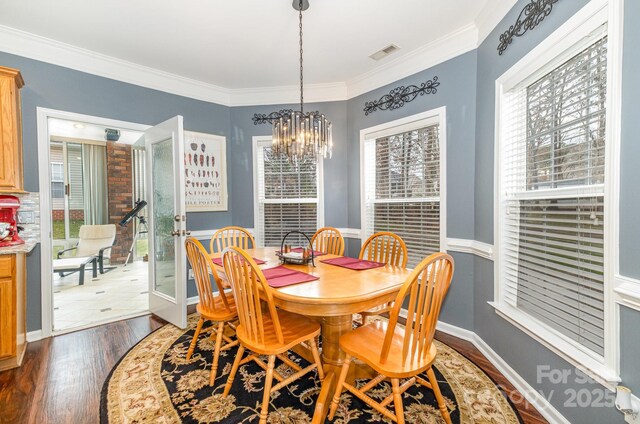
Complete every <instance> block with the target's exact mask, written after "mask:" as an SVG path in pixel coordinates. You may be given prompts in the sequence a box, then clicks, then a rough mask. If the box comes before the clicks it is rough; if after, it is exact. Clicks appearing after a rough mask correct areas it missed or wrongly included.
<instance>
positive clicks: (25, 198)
mask: <svg viewBox="0 0 640 424" xmlns="http://www.w3.org/2000/svg"><path fill="white" fill-rule="evenodd" d="M16 197H18V198H19V199H20V209H18V214H23V213H25V212H26V213H28V214H33V217H34V219H33V223H29V224H26V223H22V222H18V225H20V226H21V227H24V231H21V232H20V237H21V238H22V239H23V240H24V241H32V242H34V243H40V193H21V194H16ZM18 220H19V217H18ZM29 221H31V220H29Z"/></svg>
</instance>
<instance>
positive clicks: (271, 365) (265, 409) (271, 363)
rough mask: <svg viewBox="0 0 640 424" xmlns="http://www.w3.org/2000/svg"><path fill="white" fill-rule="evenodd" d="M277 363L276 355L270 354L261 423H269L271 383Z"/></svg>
mask: <svg viewBox="0 0 640 424" xmlns="http://www.w3.org/2000/svg"><path fill="white" fill-rule="evenodd" d="M275 363H276V355H269V363H268V364H267V377H266V378H265V380H264V393H263V394H262V410H261V411H260V424H267V416H268V415H269V399H270V398H271V383H272V382H273V368H274V366H275Z"/></svg>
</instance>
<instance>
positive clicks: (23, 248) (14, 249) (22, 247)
mask: <svg viewBox="0 0 640 424" xmlns="http://www.w3.org/2000/svg"><path fill="white" fill-rule="evenodd" d="M36 244H37V243H36V242H34V241H25V242H24V244H18V245H16V246H4V247H0V255H14V254H16V253H29V252H31V251H32V250H33V248H34V247H36Z"/></svg>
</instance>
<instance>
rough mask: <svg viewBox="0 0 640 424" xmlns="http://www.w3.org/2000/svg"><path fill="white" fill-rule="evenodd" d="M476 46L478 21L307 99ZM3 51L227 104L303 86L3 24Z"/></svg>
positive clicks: (356, 88)
mask: <svg viewBox="0 0 640 424" xmlns="http://www.w3.org/2000/svg"><path fill="white" fill-rule="evenodd" d="M502 1H503V2H504V1H507V0H502ZM508 1H509V2H512V1H513V0H508ZM477 45H478V28H477V27H476V25H475V24H469V25H467V26H465V27H462V28H460V29H459V30H457V31H454V32H453V33H450V34H448V35H446V36H444V37H442V38H440V39H438V40H435V41H433V42H431V43H429V44H426V45H424V46H422V47H420V48H418V49H416V50H413V51H412V52H409V53H408V54H406V55H404V56H401V57H398V58H396V59H394V60H392V61H389V62H387V63H385V64H383V65H381V66H378V67H377V68H375V69H373V70H371V71H369V72H366V73H364V74H362V75H360V76H358V77H356V78H353V79H351V80H349V81H347V82H336V83H327V84H310V85H307V86H305V100H306V101H307V102H310V103H315V102H326V101H340V100H347V99H350V98H353V97H356V96H359V95H361V94H364V93H367V92H369V91H371V90H374V89H376V88H379V87H382V86H384V85H387V84H391V83H393V82H395V81H398V80H400V79H402V78H405V77H407V76H410V75H413V74H415V73H417V72H420V71H423V70H425V69H428V68H430V67H432V66H435V65H437V64H439V63H442V62H444V61H446V60H449V59H452V58H454V57H456V56H459V55H461V54H463V53H466V52H468V51H471V50H473V49H475V48H476V47H477ZM0 51H4V52H7V53H11V54H15V55H18V56H24V57H28V58H30V59H35V60H40V61H43V62H47V63H51V64H54V65H58V66H63V67H66V68H70V69H74V70H78V71H82V72H87V73H90V74H93V75H98V76H102V77H106V78H110V79H114V80H118V81H122V82H126V83H130V84H135V85H138V86H141V87H146V88H151V89H154V90H159V91H164V92H167V93H171V94H176V95H179V96H185V97H190V98H193V99H197V100H203V101H207V102H212V103H217V104H221V105H224V106H256V105H273V104H291V103H297V102H298V101H299V94H300V93H299V91H298V90H299V88H298V86H284V87H263V88H242V89H229V88H224V87H220V86H216V85H213V84H208V83H204V82H202V81H198V80H194V79H190V78H185V77H182V76H180V75H176V74H171V73H168V72H164V71H160V70H158V69H154V68H151V67H147V66H142V65H138V64H135V63H132V62H128V61H125V60H121V59H117V58H115V57H112V56H108V55H104V54H101V53H96V52H93V51H91V50H87V49H83V48H79V47H76V46H73V45H70V44H66V43H62V42H59V41H56V40H52V39H49V38H46V37H41V36H38V35H35V34H31V33H28V32H25V31H21V30H17V29H15V28H11V27H8V26H4V25H0Z"/></svg>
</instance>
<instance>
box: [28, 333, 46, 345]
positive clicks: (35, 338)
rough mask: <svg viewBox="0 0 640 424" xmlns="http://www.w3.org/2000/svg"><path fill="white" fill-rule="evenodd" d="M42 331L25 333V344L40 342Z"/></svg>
mask: <svg viewBox="0 0 640 424" xmlns="http://www.w3.org/2000/svg"><path fill="white" fill-rule="evenodd" d="M42 338H43V337H42V330H36V331H29V332H28V333H27V343H32V342H37V341H38V340H42Z"/></svg>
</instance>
